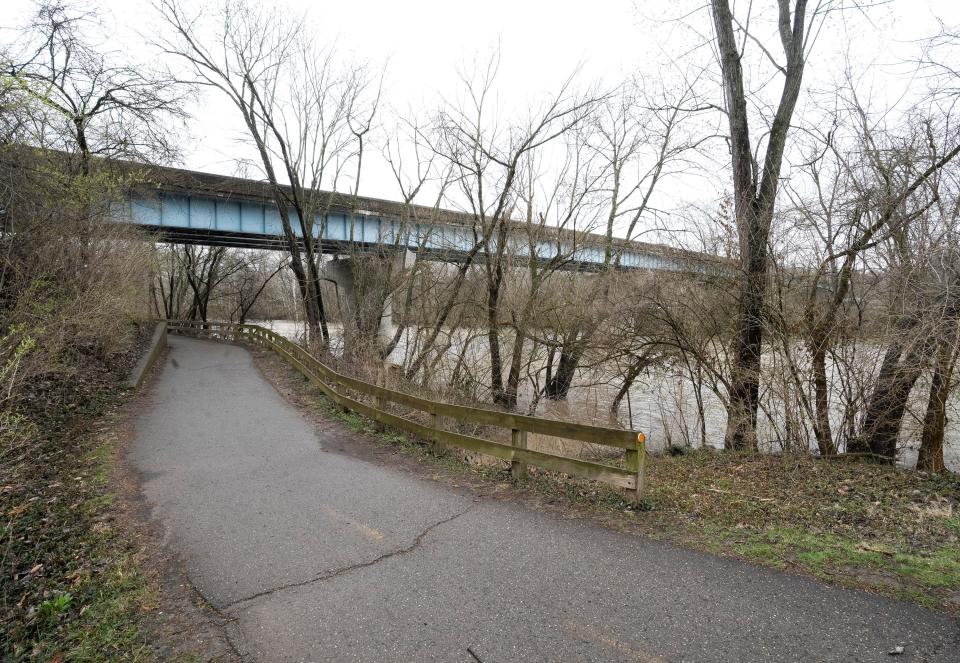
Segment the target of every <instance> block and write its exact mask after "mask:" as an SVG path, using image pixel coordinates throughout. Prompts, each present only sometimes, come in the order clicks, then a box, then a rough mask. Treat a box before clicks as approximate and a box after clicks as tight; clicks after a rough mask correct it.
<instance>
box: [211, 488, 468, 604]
mask: <svg viewBox="0 0 960 663" xmlns="http://www.w3.org/2000/svg"><path fill="white" fill-rule="evenodd" d="M473 507H474V505H472V504H471V505H470V506H468V507H467V508H466V509H464V510H463V511H458V512H457V513H454V514H453V515H452V516H448V517H446V518H444V519H443V520H438V521H437V522H435V523H433V524H432V525H430V526H429V527H427V528H426V529H424V530H423V531H422V532H420V533H419V534H417V536H416V538H415V539H414V540H413V543H411V544H410V545H408V546H405V547H403V548H396V549H394V550H391V551H389V552H385V553H383V554H382V555H379V556H378V557H375V558H373V559H371V560H369V561H366V562H358V563H356V564H350V565H349V566H343V567H340V568H339V569H333V570H330V571H325V572H323V573H320V574H318V575H316V576H314V577H312V578H308V579H307V580H300V581H298V582H291V583H288V584H286V585H280V586H278V587H273V588H271V589H265V590H263V591H260V592H257V593H256V594H251V595H250V596H245V597H243V598H240V599H237V600H235V601H231V602H230V603H227V604H226V605H224V606H223V607H221V608H220V609H219V610H218V611H217V612H225V611H227V610H232V609H233V608H235V607H237V606H238V605H240V604H241V603H248V602H250V601H255V600H256V599H260V598H263V597H264V596H269V595H271V594H275V593H277V592H282V591H285V590H287V589H294V588H296V587H304V586H306V585H310V584H313V583H315V582H322V581H324V580H330V579H331V578H336V577H337V576H342V575H344V574H347V573H350V572H351V571H356V570H357V569H364V568H366V567H368V566H374V565H375V564H379V563H380V562H382V561H384V560H387V559H390V558H391V557H399V556H401V555H406V554H409V553H412V552H413V551H414V550H416V549H417V548H418V547H420V545H421V544H422V543H423V540H424V539H425V538H426V537H427V535H428V534H430V532H432V531H433V530H434V529H436V528H437V527H440V526H441V525H445V524H447V523H449V522H452V521H454V520H456V519H457V518H459V517H460V516H464V515H466V514H467V513H469V512H470V511H471V510H472V509H473ZM234 619H236V618H234Z"/></svg>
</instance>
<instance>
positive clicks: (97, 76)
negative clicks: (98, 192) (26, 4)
mask: <svg viewBox="0 0 960 663" xmlns="http://www.w3.org/2000/svg"><path fill="white" fill-rule="evenodd" d="M98 29H99V18H98V16H97V15H96V14H95V13H93V12H90V11H84V10H80V9H79V8H77V7H74V6H72V5H70V4H69V3H67V2H60V1H59V0H44V1H43V2H41V3H40V4H39V5H38V7H37V12H36V14H35V16H34V19H33V21H32V23H31V26H30V30H29V34H30V35H31V38H30V39H29V40H28V41H27V42H26V43H25V45H24V46H23V47H22V48H21V50H20V52H19V53H17V54H16V55H14V56H13V58H12V59H11V61H10V62H9V63H8V64H7V67H6V68H7V74H8V75H9V76H10V79H9V80H11V81H13V84H14V85H15V86H16V87H17V89H18V90H19V91H21V92H22V93H24V94H26V95H28V96H29V97H31V98H33V99H34V100H36V102H37V104H38V106H39V107H40V108H42V109H44V110H46V111H47V115H46V117H47V119H49V121H51V122H53V123H55V124H57V125H59V126H60V127H61V128H60V129H58V130H57V131H54V132H49V131H48V132H43V134H42V135H43V138H44V143H43V145H42V146H43V147H54V148H56V149H60V150H65V151H67V152H69V153H71V155H73V154H76V156H77V157H78V158H79V169H80V171H81V172H82V173H83V174H85V175H89V174H90V169H91V158H92V157H94V156H102V157H124V158H133V159H135V160H138V161H143V162H155V161H161V162H164V161H170V160H171V159H172V158H173V157H174V156H175V155H176V147H175V144H174V142H173V141H172V139H171V137H172V133H171V129H172V128H173V127H172V125H171V122H172V121H175V120H180V119H183V118H184V117H185V114H184V110H183V104H182V102H183V96H184V93H185V90H184V88H183V86H181V85H180V84H178V83H177V82H176V81H174V80H173V79H172V78H171V77H170V76H168V75H167V74H165V73H163V72H159V71H155V70H153V69H152V68H150V67H149V66H146V65H145V64H143V63H140V64H127V63H125V62H123V61H122V60H121V57H120V55H119V54H117V53H103V52H100V51H98V50H97V49H96V48H94V47H93V46H92V45H91V43H90V41H91V33H93V32H95V31H96V30H98ZM47 141H49V142H47Z"/></svg>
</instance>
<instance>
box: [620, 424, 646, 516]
mask: <svg viewBox="0 0 960 663" xmlns="http://www.w3.org/2000/svg"><path fill="white" fill-rule="evenodd" d="M646 441H647V438H646V436H645V435H644V434H643V433H637V443H636V447H635V448H634V449H627V453H626V463H625V465H626V467H627V469H628V470H630V471H631V472H635V473H636V482H637V485H636V487H635V488H634V489H633V490H632V491H631V490H628V491H627V493H628V495H627V497H628V499H629V500H630V502H631V503H633V504H635V505H638V504H640V502H641V500H643V491H644V490H646V487H647V477H646V473H645V471H646V464H647V446H646Z"/></svg>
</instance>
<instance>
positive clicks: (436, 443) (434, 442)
mask: <svg viewBox="0 0 960 663" xmlns="http://www.w3.org/2000/svg"><path fill="white" fill-rule="evenodd" d="M430 428H432V429H433V430H434V431H438V430H440V415H438V414H437V413H436V412H431V413H430ZM430 450H431V451H433V453H434V455H440V452H441V451H442V450H443V447H442V446H441V445H440V439H439V437H438V436H437V435H436V433H434V435H433V438H432V439H431V440H430Z"/></svg>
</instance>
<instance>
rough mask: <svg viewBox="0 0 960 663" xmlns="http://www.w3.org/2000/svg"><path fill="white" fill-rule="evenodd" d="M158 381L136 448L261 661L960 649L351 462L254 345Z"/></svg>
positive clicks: (196, 568) (187, 561)
mask: <svg viewBox="0 0 960 663" xmlns="http://www.w3.org/2000/svg"><path fill="white" fill-rule="evenodd" d="M152 390H153V391H152V393H151V398H150V404H149V406H148V407H147V408H146V409H145V411H144V412H143V413H142V414H141V415H140V416H139V417H138V419H137V422H136V434H135V439H134V442H133V444H132V445H131V448H130V452H129V459H130V461H131V463H132V464H133V466H134V467H135V468H136V469H137V470H138V471H139V473H140V475H141V477H142V491H143V495H144V498H145V499H146V501H147V503H148V504H149V506H150V508H151V514H152V517H153V518H154V519H155V520H156V521H157V522H158V523H159V524H160V525H161V528H162V532H163V533H164V544H165V545H166V546H167V547H168V548H169V549H170V550H171V551H172V552H173V553H175V554H177V556H178V557H179V558H180V559H181V560H182V562H183V564H184V567H185V571H186V573H187V575H188V577H189V578H190V580H191V582H192V583H193V584H194V586H195V587H196V588H197V590H198V591H199V592H201V593H202V594H203V596H204V597H205V598H206V599H207V600H208V601H209V602H210V603H211V604H212V605H213V606H214V607H215V608H216V609H217V610H218V611H219V612H220V613H221V614H223V615H225V616H226V617H227V618H228V619H229V620H231V621H230V624H229V631H230V635H231V640H232V642H233V644H234V645H235V647H236V648H237V649H238V650H239V651H240V652H241V653H242V654H243V655H244V656H245V657H246V658H249V659H250V660H256V661H404V662H406V661H417V662H419V661H464V662H470V663H475V662H476V661H477V660H480V661H482V662H483V663H494V662H498V663H507V662H511V661H545V662H546V661H634V662H636V661H640V662H651V661H656V662H659V661H743V662H748V661H758V662H763V663H769V662H772V661H837V662H840V661H843V662H846V661H888V660H897V661H930V662H933V661H944V662H948V661H949V662H951V663H955V662H956V661H957V660H960V623H958V622H957V621H956V620H953V619H951V618H949V617H946V616H943V615H938V614H935V613H932V612H928V611H926V610H923V609H920V608H917V607H914V606H912V605H908V604H905V603H900V602H896V601H892V600H888V599H883V598H879V597H875V596H872V595H869V594H865V593H862V592H855V591H849V590H844V589H839V588H835V587H829V586H826V585H823V584H820V583H818V582H815V581H813V580H809V579H806V578H801V577H797V576H791V575H787V574H784V573H780V572H777V571H774V570H769V569H762V568H757V567H754V566H751V565H748V564H744V563H741V562H737V561H734V560H726V559H722V558H718V557H714V556H711V555H707V554H702V553H698V552H695V551H689V550H684V549H681V548H677V547H674V546H671V545H669V544H664V543H660V542H656V541H652V540H649V539H645V538H638V537H635V536H629V535H624V534H618V533H615V532H612V531H609V530H606V529H603V528H600V527H598V526H595V525H593V524H590V523H586V522H583V521H565V520H560V519H557V518H555V517H553V516H549V515H544V514H540V513H537V512H534V511H531V510H529V509H526V508H524V507H521V506H517V505H513V504H506V503H502V502H492V501H487V500H481V499H478V498H474V497H472V496H471V495H470V494H468V493H460V492H456V491H455V490H454V489H451V488H448V487H446V486H443V485H440V484H438V483H433V482H427V481H424V480H422V479H420V478H417V477H415V476H411V475H410V474H409V473H406V472H403V471H401V470H399V469H392V468H389V467H384V466H382V465H379V464H375V463H372V462H368V461H364V460H361V459H357V458H354V457H351V456H346V455H343V454H340V453H337V451H336V446H337V445H339V444H341V440H338V439H337V427H336V426H332V427H329V428H325V429H324V430H322V431H318V430H317V429H316V427H315V426H314V425H313V424H311V423H310V422H308V421H307V420H306V419H305V418H303V417H302V416H301V415H300V414H299V413H298V412H297V411H296V410H294V409H293V408H292V407H291V406H290V405H289V404H288V403H286V401H284V399H283V398H282V397H281V396H280V395H279V394H278V393H277V392H276V390H275V389H274V388H273V387H272V386H271V385H270V384H269V383H268V382H267V381H266V380H265V379H264V378H263V377H262V376H261V375H260V373H259V372H258V371H257V369H256V367H255V366H254V365H253V362H252V358H251V356H250V354H249V353H248V352H247V351H246V350H245V349H243V348H241V347H238V346H233V345H228V344H223V343H216V342H212V341H201V340H194V339H187V338H182V337H173V338H171V339H170V353H169V356H168V359H167V361H166V364H165V365H164V366H163V368H162V370H161V373H160V375H159V376H158V377H157V379H156V380H155V381H154V384H153V386H152ZM896 646H903V647H904V648H905V653H904V654H903V655H901V656H897V657H891V656H889V655H888V653H887V652H888V651H890V650H891V649H893V648H894V647H896Z"/></svg>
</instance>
